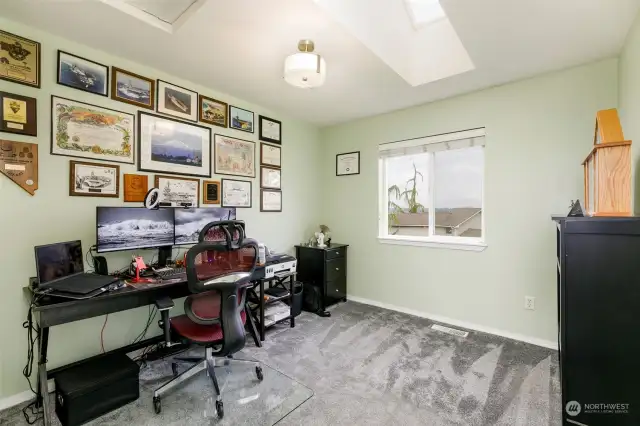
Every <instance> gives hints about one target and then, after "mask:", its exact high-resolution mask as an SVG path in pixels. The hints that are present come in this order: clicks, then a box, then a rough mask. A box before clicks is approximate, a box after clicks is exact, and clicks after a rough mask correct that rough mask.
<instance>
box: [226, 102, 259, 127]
mask: <svg viewBox="0 0 640 426" xmlns="http://www.w3.org/2000/svg"><path fill="white" fill-rule="evenodd" d="M229 120H230V122H229V127H231V128H232V129H236V130H242V131H243V132H248V133H253V120H254V118H253V112H251V111H247V110H246V109H242V108H238V107H236V106H233V105H229Z"/></svg>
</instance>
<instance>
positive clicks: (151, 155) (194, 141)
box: [138, 111, 212, 177]
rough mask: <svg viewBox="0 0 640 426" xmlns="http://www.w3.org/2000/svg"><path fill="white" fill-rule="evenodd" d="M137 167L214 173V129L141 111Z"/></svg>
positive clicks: (157, 170) (200, 173) (183, 173)
mask: <svg viewBox="0 0 640 426" xmlns="http://www.w3.org/2000/svg"><path fill="white" fill-rule="evenodd" d="M138 152H139V155H138V170H141V171H145V172H161V173H173V174H177V175H185V176H201V177H209V176H211V157H212V155H211V153H212V151H211V129H210V128H208V127H205V126H199V125H197V124H192V123H185V122H184V121H179V120H174V119H173V118H169V117H161V116H159V115H154V114H149V113H146V112H142V111H138Z"/></svg>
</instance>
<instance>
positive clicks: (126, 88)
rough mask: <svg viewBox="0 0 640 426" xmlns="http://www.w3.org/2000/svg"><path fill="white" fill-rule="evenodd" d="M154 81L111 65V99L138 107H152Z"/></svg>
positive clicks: (154, 95) (154, 88) (154, 96)
mask: <svg viewBox="0 0 640 426" xmlns="http://www.w3.org/2000/svg"><path fill="white" fill-rule="evenodd" d="M155 98H156V82H155V81H154V80H151V79H150V78H147V77H143V76H141V75H138V74H134V73H132V72H129V71H125V70H123V69H121V68H117V67H111V99H115V100H116V101H120V102H125V103H128V104H131V105H135V106H138V107H140V108H147V109H153V102H154V100H155Z"/></svg>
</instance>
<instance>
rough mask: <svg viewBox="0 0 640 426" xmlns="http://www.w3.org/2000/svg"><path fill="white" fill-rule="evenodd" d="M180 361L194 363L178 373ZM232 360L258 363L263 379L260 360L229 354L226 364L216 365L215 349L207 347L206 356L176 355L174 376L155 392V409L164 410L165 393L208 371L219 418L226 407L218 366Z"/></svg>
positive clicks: (156, 410)
mask: <svg viewBox="0 0 640 426" xmlns="http://www.w3.org/2000/svg"><path fill="white" fill-rule="evenodd" d="M178 362H182V363H185V362H186V363H194V365H192V366H191V367H189V368H188V369H187V370H185V371H183V372H182V373H180V374H178V369H177V365H178ZM232 362H243V363H250V364H255V365H256V376H257V378H258V380H260V381H262V380H263V379H264V375H263V372H262V367H261V366H260V362H258V361H250V360H245V359H235V358H233V357H232V356H228V357H226V358H224V365H216V358H215V357H214V356H213V349H212V348H206V349H205V357H204V358H199V357H176V358H174V362H173V363H172V364H171V369H172V371H173V378H172V379H171V380H169V381H168V382H167V383H165V384H163V385H162V386H160V387H159V388H158V389H156V390H155V391H154V392H153V407H154V409H155V412H156V414H159V413H160V412H161V411H162V404H161V398H162V396H163V395H164V394H166V393H168V392H169V391H170V390H172V389H174V388H176V387H177V386H180V385H181V384H183V383H184V382H186V381H187V380H189V379H191V378H192V377H194V376H195V375H197V374H199V373H201V372H203V371H206V372H207V376H209V378H210V379H211V382H212V383H213V388H214V390H215V392H216V412H217V414H218V417H219V418H222V417H223V416H224V408H223V404H222V391H223V390H224V385H226V383H225V384H224V385H223V387H222V388H221V387H220V383H219V382H218V377H217V376H216V368H223V367H227V366H228V365H229V364H230V363H232Z"/></svg>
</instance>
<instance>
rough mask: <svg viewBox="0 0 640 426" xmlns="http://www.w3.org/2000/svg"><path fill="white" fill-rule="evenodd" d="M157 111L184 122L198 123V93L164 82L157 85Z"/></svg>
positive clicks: (159, 81) (161, 81)
mask: <svg viewBox="0 0 640 426" xmlns="http://www.w3.org/2000/svg"><path fill="white" fill-rule="evenodd" d="M156 88H157V90H158V97H157V102H156V111H158V112H159V113H161V114H167V115H172V116H174V117H177V118H182V119H183V120H189V121H196V122H197V121H198V93H197V92H194V91H193V90H189V89H185V88H184V87H180V86H176V85H175V84H171V83H168V82H166V81H163V80H158V84H157V85H156Z"/></svg>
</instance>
